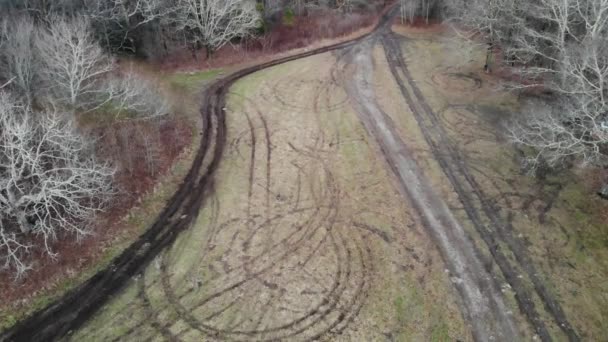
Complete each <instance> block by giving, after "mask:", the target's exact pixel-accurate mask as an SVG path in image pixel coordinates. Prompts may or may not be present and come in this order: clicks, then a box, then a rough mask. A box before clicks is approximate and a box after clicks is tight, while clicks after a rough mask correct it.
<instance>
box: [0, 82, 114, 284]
mask: <svg viewBox="0 0 608 342" xmlns="http://www.w3.org/2000/svg"><path fill="white" fill-rule="evenodd" d="M88 146H89V144H88V143H87V142H86V139H85V138H84V137H82V136H81V135H80V134H78V132H77V131H76V129H75V128H74V126H73V124H72V122H71V121H70V119H69V116H65V115H58V114H57V113H46V114H37V115H36V117H35V118H33V113H32V112H31V111H30V110H29V108H28V107H26V106H23V105H20V104H19V103H17V102H15V101H14V100H12V99H11V98H10V97H9V96H8V95H7V94H6V93H1V94H0V213H2V215H1V216H0V262H1V264H0V268H2V269H14V271H15V274H16V276H17V277H18V276H20V275H22V274H23V272H25V271H27V270H28V269H29V268H30V265H29V264H28V263H27V254H28V252H29V251H30V250H31V249H32V248H42V249H43V250H44V251H45V252H46V253H48V254H49V255H51V256H54V254H53V251H52V249H51V242H52V241H54V240H55V239H57V238H64V237H65V235H66V234H70V235H76V236H78V237H80V236H82V235H85V234H88V233H89V231H88V228H87V227H88V225H87V224H86V223H88V222H89V221H90V220H91V219H92V218H93V216H94V214H95V213H96V212H97V211H99V210H101V209H102V207H103V205H104V203H105V201H106V199H107V198H108V195H109V194H110V191H111V187H110V186H111V185H110V179H111V176H112V174H113V170H112V169H111V168H109V167H107V166H106V165H103V164H99V163H98V162H97V161H96V160H95V159H94V158H93V157H92V156H93V154H92V153H90V151H89V150H88Z"/></svg>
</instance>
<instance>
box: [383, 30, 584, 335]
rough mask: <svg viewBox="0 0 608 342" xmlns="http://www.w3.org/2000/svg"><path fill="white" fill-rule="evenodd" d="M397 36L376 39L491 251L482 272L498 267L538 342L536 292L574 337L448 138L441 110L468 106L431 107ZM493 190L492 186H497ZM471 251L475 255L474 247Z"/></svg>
mask: <svg viewBox="0 0 608 342" xmlns="http://www.w3.org/2000/svg"><path fill="white" fill-rule="evenodd" d="M403 40H406V39H405V38H404V37H402V36H398V35H396V34H394V33H392V32H385V33H384V34H383V35H382V37H381V38H379V42H380V44H381V45H382V47H383V49H384V52H385V55H386V58H387V61H388V65H389V67H390V69H391V72H392V74H393V76H394V77H395V80H396V81H397V84H398V86H399V88H400V90H401V93H402V94H403V96H404V98H405V99H406V102H407V103H408V105H409V107H410V109H411V111H412V113H413V114H414V117H415V119H416V121H417V122H418V125H419V127H420V130H421V132H422V134H423V136H424V139H425V141H426V143H427V144H428V146H429V147H430V149H431V152H432V155H433V157H434V159H435V160H436V161H437V162H438V163H439V165H440V167H441V169H442V171H443V173H444V174H445V176H446V177H447V178H448V180H449V182H450V183H451V184H452V186H453V188H454V190H455V192H456V193H457V195H458V198H459V200H460V202H461V203H462V209H463V210H464V211H465V212H466V215H467V216H468V218H469V219H470V221H471V222H472V224H473V226H474V228H475V230H476V231H477V233H478V234H479V235H480V237H481V239H482V240H483V241H484V242H485V244H486V246H487V248H488V249H489V251H490V253H491V256H492V260H491V261H490V264H489V265H488V271H489V272H492V270H491V267H492V264H493V263H495V264H496V265H498V267H499V270H500V271H501V274H502V276H504V278H505V280H506V281H507V282H508V283H509V285H510V286H511V288H512V289H513V291H514V292H515V299H516V301H517V303H518V305H519V308H520V310H521V312H522V313H523V314H524V315H525V316H526V317H527V319H528V321H529V322H530V324H531V325H532V327H533V328H534V330H535V332H536V334H537V335H538V336H539V337H540V338H541V340H543V341H550V340H551V339H552V338H551V335H550V334H549V332H548V330H547V327H546V324H545V322H544V321H543V320H542V318H541V317H540V315H539V313H538V310H537V308H536V307H535V304H534V301H533V296H537V298H538V299H539V300H540V302H541V303H542V304H543V307H544V309H545V311H546V312H547V313H548V314H549V315H550V316H551V317H552V318H553V320H554V323H555V324H556V326H557V327H558V328H559V329H561V330H562V331H563V333H564V334H565V336H566V337H567V338H568V340H570V341H578V340H580V338H579V336H578V335H577V333H576V332H575V330H574V329H573V327H572V326H571V324H570V323H569V322H568V320H567V318H566V316H565V314H564V312H563V310H562V308H561V306H560V305H559V303H558V302H557V300H556V299H555V298H554V297H553V295H552V294H551V293H550V292H549V291H548V289H547V288H546V287H545V286H544V282H543V279H542V278H541V274H540V273H539V272H538V270H537V269H536V267H535V265H534V263H533V262H532V260H531V258H530V256H529V254H528V251H527V249H526V247H525V246H524V245H523V243H522V241H521V240H519V239H517V238H516V237H515V236H513V228H512V226H511V224H512V219H513V217H512V214H509V216H508V217H506V218H503V217H501V214H500V212H501V208H500V206H498V205H497V203H496V202H497V201H496V199H491V198H489V197H488V196H487V195H486V194H485V192H484V190H483V189H482V187H481V186H480V185H479V183H478V181H477V180H476V178H475V176H473V171H475V172H477V173H478V174H482V175H483V173H482V172H480V171H479V169H476V167H475V165H474V164H473V163H471V162H470V161H469V159H470V158H468V157H467V156H465V155H464V154H463V152H462V151H461V150H460V149H459V148H458V147H457V144H455V143H454V142H453V141H451V140H450V138H449V136H450V134H448V131H450V130H457V129H458V120H456V121H455V122H454V121H452V120H453V119H452V120H450V119H448V116H446V115H445V111H447V110H451V111H452V114H454V113H457V115H455V116H456V117H458V116H459V115H461V116H466V115H467V111H468V109H467V108H457V107H456V108H455V107H448V108H445V109H444V110H443V111H441V112H440V113H439V114H437V113H435V112H434V111H433V110H432V109H431V107H430V106H429V104H428V103H427V102H426V101H425V98H424V95H422V92H421V91H420V89H419V88H418V87H417V85H416V83H415V81H414V80H413V78H412V76H411V75H410V72H409V70H408V68H407V65H406V62H405V58H404V56H403V54H402V49H401V44H400V41H403ZM450 76H451V77H462V76H463V75H455V74H450ZM472 81H473V83H474V84H472V85H471V86H473V87H474V86H478V84H477V83H478V82H477V80H472ZM474 139H496V137H495V136H493V134H492V133H488V132H484V131H481V132H479V133H478V134H476V135H475V136H474V137H471V138H470V140H469V141H465V144H466V143H467V142H470V141H472V140H474ZM471 164H473V165H471ZM488 178H489V177H488ZM496 188H497V189H498V187H497V186H496ZM508 196H509V194H504V193H503V194H501V195H499V197H500V199H501V200H502V201H503V203H506V204H507V206H508V207H510V205H509V199H508V198H507V197H508ZM528 205H529V204H528ZM550 207H551V201H550V200H549V201H548V203H547V204H546V207H545V209H544V212H546V211H547V210H548V209H549V208H550ZM540 220H541V221H542V220H543V213H541V214H540ZM477 254H478V255H479V254H480V253H479V251H477ZM486 264H487V262H486ZM522 274H525V276H526V277H527V279H528V280H529V281H530V282H531V283H532V285H533V290H534V293H531V292H530V291H529V290H528V288H527V286H526V285H524V283H523V281H522V278H523V277H522V276H521V275H522ZM465 306H466V304H465Z"/></svg>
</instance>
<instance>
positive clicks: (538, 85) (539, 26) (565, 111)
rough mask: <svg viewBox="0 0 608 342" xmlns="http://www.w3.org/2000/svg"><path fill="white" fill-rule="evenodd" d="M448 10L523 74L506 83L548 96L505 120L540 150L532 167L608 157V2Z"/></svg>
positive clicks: (539, 0) (538, 0) (492, 4)
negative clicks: (538, 91)
mask: <svg viewBox="0 0 608 342" xmlns="http://www.w3.org/2000/svg"><path fill="white" fill-rule="evenodd" d="M448 9H449V11H450V13H451V16H452V17H453V18H454V19H453V20H454V21H457V22H459V23H460V24H462V25H464V26H466V27H469V28H473V29H475V30H477V31H478V32H480V33H482V34H483V35H484V36H485V37H486V38H487V39H488V40H489V42H490V43H492V44H494V43H495V44H497V45H498V46H500V48H501V51H502V53H503V60H504V61H505V62H506V63H509V66H510V70H511V72H512V73H513V74H515V75H517V76H518V77H517V82H511V83H509V84H508V87H509V88H511V89H516V90H524V89H526V88H530V89H535V90H539V89H540V90H542V91H543V92H545V93H547V94H550V96H549V97H548V98H545V99H536V100H531V101H527V103H526V104H525V105H524V107H523V114H522V115H520V116H519V117H518V118H516V120H515V121H514V122H512V123H510V125H509V126H508V132H509V135H510V136H511V138H512V140H513V141H514V142H516V143H518V144H520V145H523V146H528V147H531V148H533V149H534V150H536V151H537V153H536V154H534V155H533V156H532V157H531V158H530V160H529V162H531V163H532V166H534V165H537V164H538V163H539V162H541V161H542V162H546V163H548V164H549V166H551V165H555V164H558V163H560V162H562V161H564V160H566V159H570V160H573V159H578V160H581V161H582V162H583V163H585V164H595V165H606V163H608V160H607V158H606V157H607V156H606V154H607V153H608V101H607V99H608V0H535V1H522V0H471V1H464V0H454V1H453V2H450V3H449V5H448Z"/></svg>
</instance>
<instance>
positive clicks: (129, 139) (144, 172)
mask: <svg viewBox="0 0 608 342" xmlns="http://www.w3.org/2000/svg"><path fill="white" fill-rule="evenodd" d="M86 130H87V134H88V136H89V137H91V138H92V139H96V140H97V144H96V146H98V147H97V151H96V152H97V155H98V156H99V157H100V158H102V159H104V160H107V161H108V162H110V163H111V164H113V165H114V167H115V169H116V175H115V178H114V185H115V191H116V193H115V195H114V196H113V197H112V200H111V201H110V205H109V207H108V208H106V210H105V211H104V212H103V213H101V214H100V215H98V216H97V217H96V219H95V223H94V224H95V226H94V227H91V234H90V235H88V236H85V237H83V238H82V239H80V241H78V242H76V243H75V242H74V236H60V237H59V238H58V240H57V241H55V242H54V243H53V244H52V250H53V251H54V252H56V253H57V256H56V257H55V258H54V259H53V258H51V257H49V256H48V255H47V254H45V253H43V251H42V250H41V249H35V250H33V252H32V254H31V260H32V261H33V269H32V270H31V271H29V272H28V273H27V274H26V275H25V276H24V277H22V279H20V280H17V281H15V280H14V279H13V277H12V275H11V274H9V273H8V272H4V273H0V303H1V304H0V313H1V311H8V312H19V311H20V309H23V308H27V307H29V306H31V304H32V300H33V299H35V298H36V297H38V296H39V295H40V294H47V293H52V291H53V290H54V289H56V288H58V287H63V286H62V284H64V282H65V280H66V279H75V276H77V275H78V274H81V273H82V272H83V271H84V270H87V269H90V267H91V266H93V265H95V264H97V263H99V262H100V261H101V260H102V258H104V257H105V256H106V253H107V251H108V249H109V248H111V247H112V246H115V245H116V244H117V243H119V242H121V241H120V240H121V239H125V238H130V239H131V240H132V239H134V238H135V237H136V236H137V235H138V234H140V233H141V227H138V226H137V225H133V224H129V223H127V222H126V221H125V220H124V218H125V217H126V215H127V214H128V213H129V211H130V210H131V209H132V208H133V207H135V206H137V205H138V204H139V203H140V202H141V199H142V197H143V196H144V195H146V194H148V193H150V192H151V191H153V190H154V187H155V185H156V184H157V183H158V181H159V179H160V178H161V177H163V175H165V174H166V173H167V172H168V170H169V169H170V167H171V166H172V165H173V163H174V162H175V160H176V158H178V157H179V156H180V154H181V153H182V151H184V149H185V147H187V146H188V145H189V144H190V143H191V139H192V130H191V128H190V125H189V124H188V123H187V122H184V120H183V119H180V118H178V117H177V116H167V117H160V118H155V119H148V120H131V121H123V122H111V123H107V124H101V125H97V126H95V127H92V128H86ZM123 242H124V241H123ZM9 310H10V311H9ZM2 321H3V318H2V317H0V322H2Z"/></svg>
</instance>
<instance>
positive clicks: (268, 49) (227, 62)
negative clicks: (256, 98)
mask: <svg viewBox="0 0 608 342" xmlns="http://www.w3.org/2000/svg"><path fill="white" fill-rule="evenodd" d="M377 19H378V13H376V12H371V13H369V12H368V13H359V12H353V13H350V14H344V13H338V12H331V11H330V12H326V13H325V12H324V13H315V14H314V15H308V16H298V17H295V18H294V22H293V23H289V24H286V23H281V24H278V25H276V26H275V27H273V28H272V30H271V31H270V32H268V33H266V34H264V35H262V36H258V37H255V38H251V39H248V40H245V41H242V42H240V43H239V44H228V45H225V46H223V47H222V48H220V49H218V50H217V51H215V52H214V53H213V55H211V57H210V58H206V52H205V50H204V49H202V50H199V51H196V52H195V53H194V54H193V53H192V52H188V51H185V50H179V51H176V52H174V53H172V54H170V55H169V56H168V57H166V58H164V59H163V60H162V61H160V62H158V64H159V67H160V68H161V69H163V70H193V69H194V70H198V69H208V68H219V67H226V66H231V65H236V64H242V63H245V62H251V61H252V60H258V59H264V58H266V57H271V56H273V55H276V54H279V53H283V52H286V51H289V50H295V49H300V48H304V47H308V46H312V45H314V44H315V43H317V42H319V41H322V40H333V39H340V38H345V37H348V36H349V35H352V34H354V33H356V32H358V31H361V30H363V29H366V28H367V29H369V28H371V27H372V26H373V25H374V24H375V23H376V21H377Z"/></svg>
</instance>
